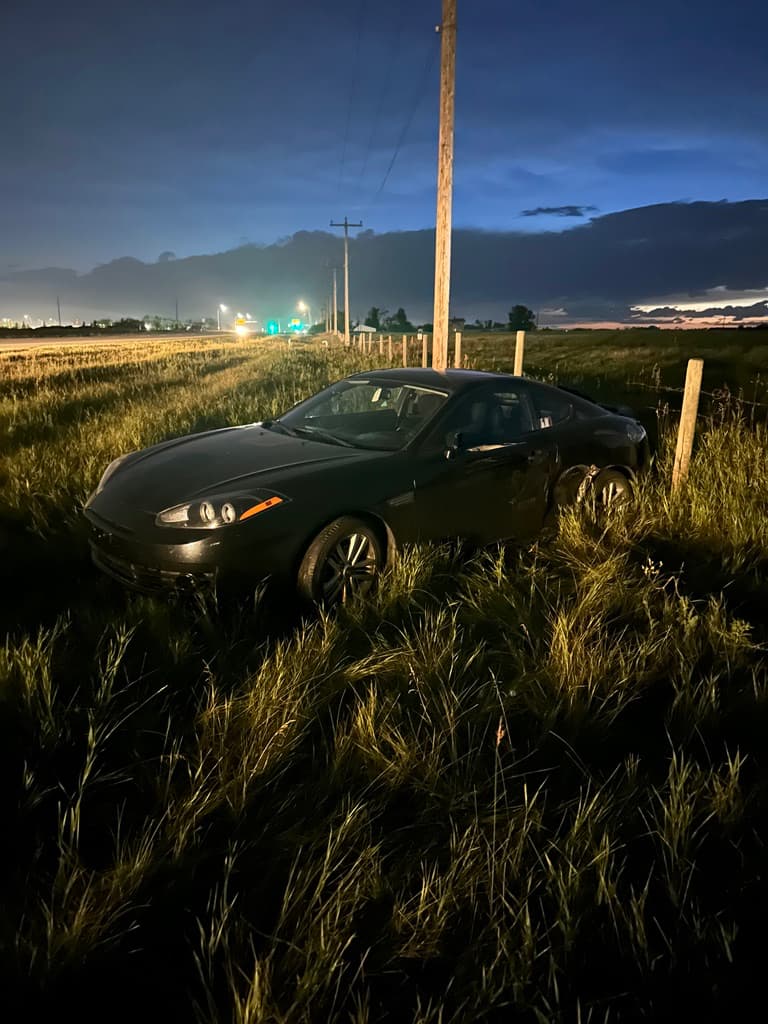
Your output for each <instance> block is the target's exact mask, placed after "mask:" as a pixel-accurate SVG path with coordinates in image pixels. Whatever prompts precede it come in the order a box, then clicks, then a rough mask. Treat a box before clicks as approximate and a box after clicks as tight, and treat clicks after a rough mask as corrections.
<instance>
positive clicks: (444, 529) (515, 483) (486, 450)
mask: <svg viewBox="0 0 768 1024" xmlns="http://www.w3.org/2000/svg"><path fill="white" fill-rule="evenodd" d="M536 424H537V420H536V415H535V410H534V408H533V406H532V404H531V402H530V397H529V395H528V392H527V388H526V385H525V384H524V383H523V382H521V381H510V382H509V383H508V384H507V383H506V382H500V383H494V384H492V385H483V386H482V387H480V388H476V389H473V390H472V391H471V392H470V393H469V394H467V395H466V396H463V397H460V398H458V399H457V401H456V404H455V406H453V407H452V408H450V409H449V410H448V412H447V414H446V415H445V416H443V417H441V418H440V421H438V423H437V424H436V426H435V430H434V431H433V433H432V434H431V435H430V437H429V438H427V439H426V440H425V443H424V445H423V447H422V450H421V451H420V453H419V455H418V456H417V459H416V464H415V468H414V477H415V509H414V512H415V514H416V516H417V519H418V524H419V535H420V536H421V537H422V538H424V539H430V540H436V539H440V538H444V537H449V536H460V537H467V538H468V539H470V540H472V541H476V542H479V543H484V542H489V541H492V540H501V539H506V538H517V537H528V536H531V535H533V534H535V533H536V532H537V531H538V530H539V529H540V528H541V524H542V522H543V519H544V515H545V513H546V509H547V503H548V496H549V484H550V481H551V479H552V477H553V475H554V470H555V468H556V466H557V461H558V453H557V444H556V442H555V440H554V439H553V438H550V437H547V436H545V434H544V432H543V431H540V430H537V429H536ZM450 438H457V443H456V446H455V448H454V449H453V450H451V449H450V448H449V439H450Z"/></svg>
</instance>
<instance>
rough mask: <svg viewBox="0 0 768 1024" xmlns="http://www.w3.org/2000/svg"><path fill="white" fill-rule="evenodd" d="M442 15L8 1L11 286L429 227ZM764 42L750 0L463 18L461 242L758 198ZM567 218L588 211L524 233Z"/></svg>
mask: <svg viewBox="0 0 768 1024" xmlns="http://www.w3.org/2000/svg"><path fill="white" fill-rule="evenodd" d="M439 20H440V4H439V3H438V2H437V0H429V2H425V0H421V2H419V3H413V2H412V0H392V3H391V4H390V5H389V7H387V8H386V9H384V8H382V6H381V5H377V4H374V3H373V2H371V0H327V2H326V3H324V4H317V3H315V2H308V0H294V2H290V0H285V2H283V3H277V2H272V0H270V2H253V0H252V2H245V0H242V2H233V0H220V2H218V3H216V4H212V3H202V2H200V0H185V2H180V0H157V2H153V3H149V2H146V0H137V2H135V3H133V4H131V5H124V6H121V7H119V8H118V7H115V6H114V5H111V4H104V3H103V2H99V3H97V2H94V0H72V2H70V3H67V4H61V3H59V2H56V3H54V2H52V0H5V2H4V3H3V4H2V9H1V10H0V37H2V38H3V39H4V43H5V46H4V48H5V52H6V55H7V54H9V53H10V54H12V55H13V59H12V60H8V59H5V60H4V62H3V65H2V67H0V125H2V132H3V147H2V148H3V157H2V161H0V272H4V271H7V270H9V269H14V268H27V267H43V266H50V265H57V266H66V267H73V268H75V269H78V270H87V269H89V268H90V267H92V266H94V265H95V264H97V263H101V262H106V261H108V260H110V259H112V258H114V257H117V256H123V255H131V256H135V257H138V258H140V259H143V260H155V259H157V257H158V255H159V254H160V253H161V252H162V251H164V250H172V251H173V252H175V253H177V255H179V256H186V255H190V254H193V253H206V252H216V251H222V250H225V249H229V248H232V247H234V246H237V245H238V244H240V243H242V242H243V241H246V240H247V241H254V242H259V243H270V242H273V241H275V240H276V239H278V238H280V237H284V236H286V235H290V234H292V233H293V232H295V231H298V230H302V229H307V230H315V229H324V228H327V226H328V222H329V221H330V220H331V218H333V219H339V218H343V217H344V215H345V214H348V215H349V217H350V219H353V220H360V219H362V220H363V221H364V223H365V227H366V228H371V229H373V230H374V231H375V232H377V233H380V232H386V231H392V230H408V229H418V228H423V227H428V226H430V225H431V224H432V223H433V222H434V191H435V186H434V182H435V151H436V118H437V87H438V60H437V49H438V46H439V37H438V35H437V34H436V33H435V25H436V23H437V22H439ZM767 29H768V5H765V4H763V3H759V2H755V0H741V2H739V3H735V4H731V5H730V6H728V7H724V6H723V5H721V4H714V3H711V2H709V0H703V2H698V3H697V4H696V5H691V4H689V3H685V2H682V0H666V2H660V0H647V2H646V3H644V4H643V5H624V4H619V3H616V2H612V3H608V2H603V0H599V2H594V0H585V2H583V3H580V4H574V3H567V2H563V0H552V2H549V3H547V4H540V3H537V2H533V0H522V2H517V3H515V4H512V3H510V2H502V0H459V35H458V66H457V111H456V167H455V199H454V223H455V224H456V225H457V226H463V227H479V228H485V229H493V230H510V229H512V230H524V231H543V230H557V231H562V230H566V229H568V228H569V227H571V226H576V225H578V224H582V223H584V222H585V220H587V219H588V218H589V217H590V216H596V215H600V214H605V213H610V212H614V211H619V210H624V209H629V208H633V207H638V206H644V205H648V204H653V203H662V202H668V201H674V200H698V199H704V200H720V199H729V200H741V199H748V198H760V197H764V196H765V195H766V192H767V191H768V190H767V189H766V181H767V180H768V131H767V130H766V120H765V114H764V109H763V106H764V98H765V96H766V95H768V61H766V59H765V39H766V30H767ZM17 58H18V59H17ZM400 140H402V144H401V145H400V147H399V149H398V142H399V141H400ZM395 154H396V159H395V162H394V164H393V165H392V167H391V171H390V173H389V174H388V176H387V170H388V168H389V167H390V164H391V163H392V160H393V157H394V156H395ZM385 176H386V181H385ZM382 184H383V188H382ZM561 207H577V208H580V209H582V210H583V211H584V212H583V215H582V216H580V217H579V216H576V217H571V216H559V215H556V214H552V213H549V214H541V215H529V216H524V215H523V214H522V211H526V210H527V211H536V210H539V209H555V208H561ZM587 207H593V208H594V209H593V210H588V209H584V208H587Z"/></svg>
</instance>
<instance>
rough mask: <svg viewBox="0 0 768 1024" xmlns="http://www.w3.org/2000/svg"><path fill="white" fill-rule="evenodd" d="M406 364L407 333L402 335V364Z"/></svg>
mask: <svg viewBox="0 0 768 1024" xmlns="http://www.w3.org/2000/svg"><path fill="white" fill-rule="evenodd" d="M407 365H408V335H407V334H404V335H403V366H407Z"/></svg>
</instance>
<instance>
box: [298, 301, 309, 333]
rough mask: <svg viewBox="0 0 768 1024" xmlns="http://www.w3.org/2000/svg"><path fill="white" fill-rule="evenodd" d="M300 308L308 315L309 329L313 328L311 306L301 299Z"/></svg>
mask: <svg viewBox="0 0 768 1024" xmlns="http://www.w3.org/2000/svg"><path fill="white" fill-rule="evenodd" d="M298 308H299V309H300V310H301V312H302V313H306V314H307V327H308V328H309V327H311V326H312V310H311V308H310V307H309V305H308V304H307V303H306V302H304V300H303V299H299V303H298Z"/></svg>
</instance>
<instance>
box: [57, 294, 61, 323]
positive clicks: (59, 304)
mask: <svg viewBox="0 0 768 1024" xmlns="http://www.w3.org/2000/svg"><path fill="white" fill-rule="evenodd" d="M56 309H57V310H58V313H59V327H61V299H60V298H59V296H58V295H57V296H56Z"/></svg>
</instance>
